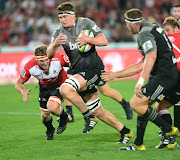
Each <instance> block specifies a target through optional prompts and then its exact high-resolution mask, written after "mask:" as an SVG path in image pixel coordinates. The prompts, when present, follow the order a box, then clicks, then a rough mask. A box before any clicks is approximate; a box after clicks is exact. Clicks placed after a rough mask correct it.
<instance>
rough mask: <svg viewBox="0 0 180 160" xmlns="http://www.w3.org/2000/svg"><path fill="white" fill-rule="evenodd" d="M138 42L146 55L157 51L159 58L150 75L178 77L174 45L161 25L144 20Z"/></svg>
mask: <svg viewBox="0 0 180 160" xmlns="http://www.w3.org/2000/svg"><path fill="white" fill-rule="evenodd" d="M137 42H138V49H139V51H140V52H141V54H142V55H143V56H144V57H145V56H146V54H148V53H149V52H151V51H157V59H156V61H155V64H154V66H153V68H152V70H151V73H150V76H153V77H156V78H160V79H161V78H172V79H178V71H177V65H176V60H175V55H174V52H173V47H172V44H171V42H170V41H169V39H168V37H167V36H166V34H165V32H164V30H163V29H162V28H161V27H159V26H158V25H156V24H152V23H149V22H147V21H144V22H143V23H142V24H141V26H140V32H139V34H138V37H137Z"/></svg>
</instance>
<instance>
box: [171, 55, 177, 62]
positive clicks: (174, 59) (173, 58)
mask: <svg viewBox="0 0 180 160" xmlns="http://www.w3.org/2000/svg"><path fill="white" fill-rule="evenodd" d="M172 62H173V64H176V62H177V61H176V58H175V57H174V56H172Z"/></svg>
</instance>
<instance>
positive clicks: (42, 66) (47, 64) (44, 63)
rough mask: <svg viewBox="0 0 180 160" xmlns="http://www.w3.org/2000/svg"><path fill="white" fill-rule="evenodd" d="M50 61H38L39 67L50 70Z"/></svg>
mask: <svg viewBox="0 0 180 160" xmlns="http://www.w3.org/2000/svg"><path fill="white" fill-rule="evenodd" d="M49 61H50V59H48V58H47V59H44V60H37V62H38V64H39V66H40V67H41V68H42V69H48V68H49Z"/></svg>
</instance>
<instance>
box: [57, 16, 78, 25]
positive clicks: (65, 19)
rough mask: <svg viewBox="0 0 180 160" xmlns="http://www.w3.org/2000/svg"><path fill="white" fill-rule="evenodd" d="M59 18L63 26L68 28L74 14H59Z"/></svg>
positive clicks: (73, 19) (73, 21)
mask: <svg viewBox="0 0 180 160" xmlns="http://www.w3.org/2000/svg"><path fill="white" fill-rule="evenodd" d="M59 20H60V22H61V24H62V26H63V27H65V28H70V27H72V26H73V24H74V23H75V16H73V15H63V14H62V15H60V16H59Z"/></svg>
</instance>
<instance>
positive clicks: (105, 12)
mask: <svg viewBox="0 0 180 160" xmlns="http://www.w3.org/2000/svg"><path fill="white" fill-rule="evenodd" d="M67 1H68V0H0V45H1V46H26V45H28V46H34V45H35V46H38V45H40V44H42V43H43V44H47V45H48V44H49V43H50V40H51V36H52V33H53V31H54V30H55V29H56V28H58V27H59V19H58V17H57V12H56V7H57V6H58V5H59V4H61V3H63V2H67ZM69 2H71V3H72V4H74V6H75V7H76V16H77V17H88V18H90V19H92V20H94V21H95V22H96V24H97V25H98V26H99V27H100V28H101V29H102V31H103V33H104V34H105V36H106V37H107V39H108V40H109V42H132V41H134V40H135V39H134V38H133V37H132V35H131V34H130V32H129V31H128V30H127V27H126V24H125V21H124V13H125V11H127V10H128V9H131V8H139V9H140V10H142V11H143V14H144V16H145V19H147V20H148V21H151V22H156V23H159V24H160V25H161V24H162V22H163V20H164V19H165V18H166V17H167V16H169V15H171V10H172V7H173V5H174V4H177V3H179V2H177V0H158V1H157V0H69Z"/></svg>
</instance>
